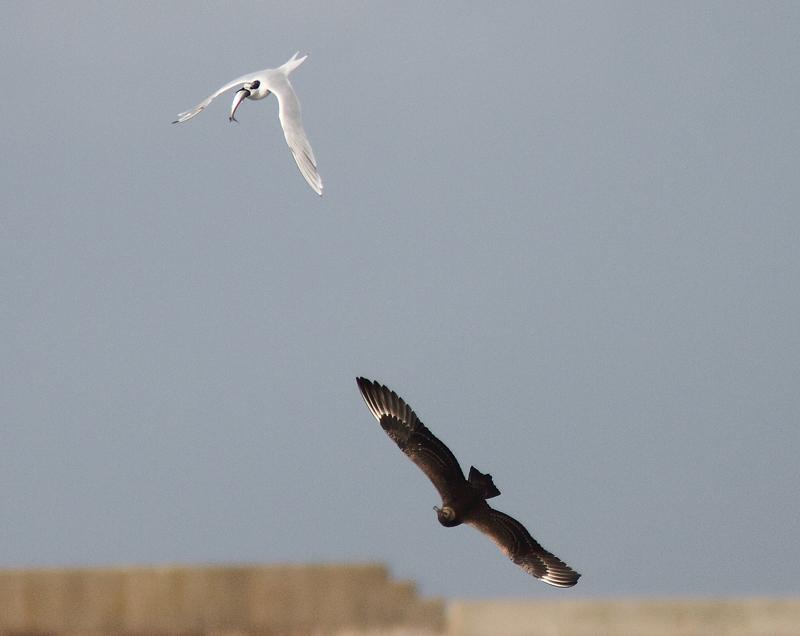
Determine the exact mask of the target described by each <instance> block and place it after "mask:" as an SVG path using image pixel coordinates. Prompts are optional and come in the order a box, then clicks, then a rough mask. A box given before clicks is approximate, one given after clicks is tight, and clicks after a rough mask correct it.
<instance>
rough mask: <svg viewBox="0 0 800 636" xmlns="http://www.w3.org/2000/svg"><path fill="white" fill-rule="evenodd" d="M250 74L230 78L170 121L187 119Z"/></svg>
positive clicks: (177, 121) (178, 122) (241, 82)
mask: <svg viewBox="0 0 800 636" xmlns="http://www.w3.org/2000/svg"><path fill="white" fill-rule="evenodd" d="M252 76H253V74H252V73H251V74H250V75H242V76H241V77H237V78H236V79H235V80H231V81H230V82H228V83H227V84H225V86H223V87H222V88H220V89H219V90H218V91H217V92H215V93H214V94H212V95H209V96H208V97H206V98H205V99H204V100H203V101H202V102H200V103H199V104H198V105H197V106H195V107H194V108H192V109H191V110H187V111H186V112H183V113H180V114H179V115H178V119H176V120H175V121H174V122H172V123H173V124H180V123H182V122H185V121H189V120H190V119H191V118H192V117H194V116H195V115H197V114H199V113H200V111H202V110H203V109H204V108H205V107H206V106H208V105H209V104H210V103H211V102H212V101H213V100H214V98H215V97H219V96H220V95H221V94H222V93H224V92H225V91H228V90H230V89H232V88H233V87H234V86H236V85H237V84H244V83H245V82H246V81H247V80H248V78H250V77H252Z"/></svg>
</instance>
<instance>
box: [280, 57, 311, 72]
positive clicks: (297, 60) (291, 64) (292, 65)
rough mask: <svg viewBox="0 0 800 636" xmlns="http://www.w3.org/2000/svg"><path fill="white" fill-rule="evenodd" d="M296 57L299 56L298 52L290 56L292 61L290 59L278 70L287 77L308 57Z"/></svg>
mask: <svg viewBox="0 0 800 636" xmlns="http://www.w3.org/2000/svg"><path fill="white" fill-rule="evenodd" d="M298 55H300V51H298V52H297V53H295V54H294V55H292V59H290V60H289V61H288V62H286V63H285V64H282V65H281V68H280V70H282V71H283V72H284V73H286V74H287V75H288V74H289V73H291V72H292V71H293V70H294V69H296V68H297V67H298V66H300V65H301V64H302V63H303V62H305V59H306V58H307V57H308V55H304V56H303V57H297V56H298Z"/></svg>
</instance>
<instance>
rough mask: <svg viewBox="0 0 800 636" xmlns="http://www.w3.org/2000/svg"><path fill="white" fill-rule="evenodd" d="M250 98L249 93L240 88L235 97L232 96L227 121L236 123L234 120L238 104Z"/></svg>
mask: <svg viewBox="0 0 800 636" xmlns="http://www.w3.org/2000/svg"><path fill="white" fill-rule="evenodd" d="M248 97H250V91H249V90H247V89H246V88H240V89H239V90H238V91H236V95H234V96H233V103H232V104H231V114H230V116H229V117H228V121H235V122H238V121H239V120H237V119H236V109H237V108H239V104H241V103H242V102H243V101H244V100H245V99H247V98H248Z"/></svg>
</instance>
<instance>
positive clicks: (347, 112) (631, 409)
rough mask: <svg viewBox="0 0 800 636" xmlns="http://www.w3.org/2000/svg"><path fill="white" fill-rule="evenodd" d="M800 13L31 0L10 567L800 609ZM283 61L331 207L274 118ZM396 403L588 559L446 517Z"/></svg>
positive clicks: (17, 213) (641, 6)
mask: <svg viewBox="0 0 800 636" xmlns="http://www.w3.org/2000/svg"><path fill="white" fill-rule="evenodd" d="M798 33H800V6H798V5H797V4H796V3H779V2H771V3H734V2H721V3H704V4H699V3H694V2H691V3H663V4H662V3H640V2H631V3H570V4H568V3H561V2H556V3H536V4H529V3H515V4H512V3H509V4H508V5H505V6H504V8H498V7H497V6H495V5H494V4H492V5H490V4H489V3H487V4H474V3H449V4H436V6H435V7H432V6H430V5H429V4H428V3H418V4H410V3H402V4H400V3H396V4H395V3H357V2H352V3H344V4H336V3H328V2H320V3H310V4H307V3H297V2H291V3H289V2H287V3H275V4H274V6H272V7H268V6H266V3H258V4H252V5H251V4H236V5H234V6H233V7H229V6H228V5H227V4H224V5H223V4H219V5H211V6H206V5H195V4H192V3H181V4H178V3H150V4H147V3H120V4H114V3H87V4H80V3H54V4H45V3H23V2H18V3H10V4H8V5H5V6H4V9H3V19H2V20H0V79H2V85H3V86H4V87H5V98H4V99H3V100H2V101H0V140H1V143H2V148H3V156H4V158H3V160H2V161H3V163H2V169H1V170H0V241H1V242H2V243H1V244H0V282H1V283H2V296H3V299H4V300H3V303H2V312H0V346H2V350H1V351H0V373H2V382H1V383H0V410H1V412H2V419H3V425H2V428H0V435H1V436H2V437H1V438H0V483H2V484H3V487H2V489H0V514H2V525H1V526H0V528H1V529H2V540H0V565H2V566H34V565H96V564H120V563H147V564H150V563H162V562H189V563H192V562H204V563H205V562H231V561H235V562H241V561H259V562H273V561H278V562H287V561H318V560H325V561H341V560H380V561H386V562H388V563H389V564H390V566H391V567H392V569H393V571H394V573H395V574H396V575H398V576H402V577H408V578H412V579H415V580H417V581H418V582H420V584H421V587H422V591H423V592H424V593H426V594H435V595H448V596H471V597H488V596H500V595H503V596H506V595H513V596H523V597H541V598H567V597H573V596H594V597H599V596H614V595H642V596H649V595H663V594H665V595H671V596H690V595H707V596H717V595H745V594H781V595H788V594H797V593H798V592H800V547H798V546H799V545H800V544H799V543H798V540H797V537H798V536H800V514H799V513H798V504H797V501H798V497H797V490H798V483H800V468H798V467H799V466H800V461H798V457H799V456H800V397H798V396H799V395H800V392H798V377H800V369H798V360H800V327H799V326H798V325H800V321H799V320H798V315H799V314H800V289H798V281H800V252H799V251H798V238H799V237H800V220H799V219H798V211H799V210H800V179H798V165H800V151H799V150H798V149H799V148H800V144H799V143H798V142H800V138H799V137H800V109H799V108H798V104H800V79H799V78H800V39H799V38H798ZM296 50H300V51H301V52H303V53H309V55H310V57H309V59H308V60H307V61H306V62H305V63H304V64H303V65H302V66H301V67H300V68H299V69H298V70H297V71H296V72H295V74H294V75H293V83H294V86H295V88H296V90H297V92H298V94H299V97H300V100H301V102H302V105H303V115H304V121H305V126H306V130H307V132H308V135H309V138H310V140H311V143H312V145H313V147H314V150H315V153H316V155H317V159H318V161H319V167H320V172H321V174H322V177H323V179H324V182H325V196H324V197H323V198H322V199H320V198H318V197H317V196H316V195H315V194H314V193H313V192H312V191H311V190H310V189H309V188H308V186H307V185H306V184H305V182H304V181H303V179H302V177H301V176H300V174H299V173H298V171H297V168H296V166H295V165H294V162H293V161H292V159H291V157H290V155H289V152H288V149H287V148H286V146H285V143H284V141H283V137H282V134H281V131H280V128H279V126H278V122H277V117H276V112H277V104H276V102H275V100H273V99H271V98H270V99H269V100H265V101H262V102H258V103H253V102H248V103H245V104H243V105H242V107H241V108H240V110H239V112H238V113H237V117H238V118H239V120H240V122H241V123H240V124H239V125H231V124H229V123H228V120H227V108H228V104H229V102H230V98H229V97H227V96H226V97H224V98H221V99H220V100H219V101H217V102H215V103H214V104H213V105H212V106H211V107H210V108H208V109H207V110H206V111H205V112H203V113H202V114H201V115H200V116H199V117H197V118H196V119H194V120H192V121H191V122H189V123H187V124H184V125H182V126H170V121H172V119H173V118H174V116H175V115H176V114H177V113H178V112H180V111H182V110H186V109H187V108H190V107H191V106H193V105H194V104H196V103H197V102H198V101H200V100H201V99H202V98H203V97H205V96H206V95H208V94H209V93H210V92H212V91H213V90H214V89H216V88H217V87H218V86H220V85H222V84H223V83H225V82H226V81H228V80H230V79H232V78H234V77H236V76H238V75H240V74H242V73H245V72H248V71H251V70H255V69H259V68H264V67H268V66H277V65H279V64H281V63H283V62H284V61H286V60H287V59H288V58H289V57H290V56H291V55H292V53H294V52H295V51H296ZM356 375H365V376H367V377H370V378H374V379H377V380H380V381H381V382H384V383H386V384H388V385H389V386H390V387H392V388H394V389H395V390H396V391H398V393H400V395H402V396H403V397H405V398H406V399H407V400H408V402H409V403H410V404H411V405H412V406H413V407H414V409H415V410H416V412H417V413H418V414H419V416H420V417H421V418H422V420H423V421H424V422H425V423H426V424H427V425H429V426H430V428H431V429H433V431H434V432H435V433H437V434H438V435H439V436H440V437H441V438H442V439H443V440H444V441H445V442H446V443H447V444H449V445H450V447H451V448H452V450H453V451H454V452H455V454H456V455H457V456H458V457H459V458H460V460H461V461H462V464H463V466H464V467H465V468H468V467H469V465H470V464H474V465H475V466H476V467H477V468H479V469H480V470H483V471H488V472H491V473H492V474H493V475H494V478H495V482H496V483H497V485H498V487H499V488H500V490H501V491H502V492H503V494H502V496H501V497H499V498H498V499H496V500H493V503H494V504H495V505H496V506H497V507H498V508H499V509H501V510H503V511H506V512H509V513H511V514H512V515H514V516H516V517H518V518H519V519H520V520H521V521H523V522H524V523H526V524H527V525H528V527H529V528H530V529H531V530H532V532H533V533H534V535H535V536H536V537H537V538H539V539H540V540H541V542H542V543H543V544H544V545H545V546H546V547H548V548H549V549H551V550H552V551H554V552H555V553H556V554H558V555H559V556H561V557H562V558H563V559H565V560H566V561H567V562H568V563H570V564H571V565H573V566H574V567H575V568H576V569H578V570H579V571H581V572H582V573H583V574H584V577H583V579H581V582H580V584H579V585H578V587H577V588H575V589H574V590H572V591H568V592H565V591H564V590H554V589H550V588H548V586H546V585H544V584H541V583H538V582H536V581H534V580H533V579H530V578H529V577H527V576H526V575H525V574H524V573H522V572H521V571H520V570H518V569H517V568H516V567H514V566H513V564H511V563H509V562H508V561H506V560H505V559H504V558H503V557H502V555H500V553H499V552H498V551H497V549H496V548H495V547H494V546H493V545H492V544H491V543H490V542H489V541H487V540H486V539H485V538H483V537H481V536H480V535H479V534H478V533H477V532H475V531H474V530H472V529H469V528H456V529H453V530H447V529H444V528H441V527H440V526H439V525H438V523H437V522H436V518H435V513H434V512H433V511H432V509H431V507H432V506H433V505H434V504H437V503H438V499H437V496H436V493H435V491H434V490H433V488H432V486H431V485H430V484H429V483H428V482H427V480H426V479H425V477H424V476H423V475H422V474H421V473H420V472H419V471H418V470H417V469H416V468H415V467H414V466H413V465H412V464H411V463H410V462H409V461H407V460H406V459H405V458H404V457H403V456H402V454H401V453H399V452H398V451H397V449H396V448H395V447H394V446H393V444H392V443H391V441H390V440H388V439H387V438H386V437H385V435H384V434H383V432H382V431H381V430H380V427H379V426H378V424H377V423H376V422H375V421H374V420H373V419H372V417H371V415H370V414H369V412H368V410H367V409H366V408H365V406H364V405H363V403H362V401H361V398H360V397H359V394H358V391H357V389H356V385H355V382H354V378H355V376H356Z"/></svg>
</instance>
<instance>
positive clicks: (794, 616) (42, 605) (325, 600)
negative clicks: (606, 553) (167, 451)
mask: <svg viewBox="0 0 800 636" xmlns="http://www.w3.org/2000/svg"><path fill="white" fill-rule="evenodd" d="M570 596H571V597H572V596H573V595H572V594H570ZM437 633H438V634H439V636H745V635H746V636H800V599H786V600H774V599H773V600H769V599H744V600H717V601H712V600H708V601H701V600H685V601H680V600H627V601H625V600H611V601H585V600H563V601H556V602H552V601H549V602H545V601H452V602H450V603H448V605H447V611H446V612H445V604H444V603H443V602H442V601H441V600H427V599H421V598H419V597H418V596H417V594H416V591H415V588H414V585H413V583H409V582H404V581H395V580H392V579H391V578H390V577H389V574H388V571H387V569H386V568H385V567H384V566H381V565H341V566H337V565H308V566H288V565H287V566H212V567H182V566H167V567H141V568H107V569H106V568H89V569H37V570H0V636H22V635H27V636H34V635H35V636H50V635H52V636H78V635H79V634H80V635H81V636H99V635H100V634H103V635H106V636H111V635H128V636H144V635H145V634H146V635H147V636H177V635H181V636H203V635H204V636H278V635H280V636H311V635H314V636H329V635H337V636H365V635H369V636H435V635H436V634H437Z"/></svg>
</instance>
